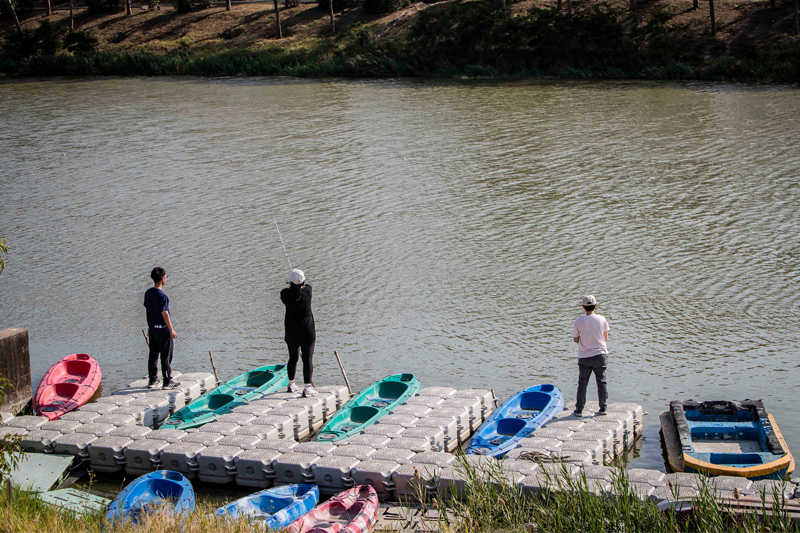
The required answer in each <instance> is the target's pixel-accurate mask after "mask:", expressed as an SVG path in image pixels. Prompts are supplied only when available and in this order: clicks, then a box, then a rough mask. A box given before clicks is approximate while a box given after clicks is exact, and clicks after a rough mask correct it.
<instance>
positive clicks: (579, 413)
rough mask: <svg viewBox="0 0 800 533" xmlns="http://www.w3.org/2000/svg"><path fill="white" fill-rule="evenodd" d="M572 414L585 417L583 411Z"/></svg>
mask: <svg viewBox="0 0 800 533" xmlns="http://www.w3.org/2000/svg"><path fill="white" fill-rule="evenodd" d="M572 414H573V415H575V416H583V411H573V412H572Z"/></svg>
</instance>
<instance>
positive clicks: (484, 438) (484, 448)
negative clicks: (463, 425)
mask: <svg viewBox="0 0 800 533" xmlns="http://www.w3.org/2000/svg"><path fill="white" fill-rule="evenodd" d="M563 409H564V397H563V396H562V394H561V391H560V390H558V387H556V386H555V385H549V384H548V385H534V386H533V387H528V388H527V389H524V390H522V391H520V392H518V393H516V394H515V395H513V396H512V397H511V398H509V399H508V400H506V401H505V402H504V403H503V405H501V406H500V408H499V409H497V410H496V411H495V412H494V413H492V416H490V417H489V418H487V419H486V422H484V423H483V425H481V427H480V428H478V431H477V432H476V433H475V436H474V437H473V438H472V440H471V441H470V442H469V446H468V447H467V453H468V454H475V455H492V456H494V457H498V458H499V457H502V456H504V455H505V454H506V453H508V452H509V451H511V450H513V449H514V448H516V447H517V443H518V442H519V441H520V439H524V438H526V437H529V436H530V435H531V433H533V432H534V431H536V429H537V428H538V427H540V426H541V425H543V424H545V423H547V422H548V421H549V420H550V419H551V418H553V416H554V415H555V414H556V413H559V412H561V411H562V410H563Z"/></svg>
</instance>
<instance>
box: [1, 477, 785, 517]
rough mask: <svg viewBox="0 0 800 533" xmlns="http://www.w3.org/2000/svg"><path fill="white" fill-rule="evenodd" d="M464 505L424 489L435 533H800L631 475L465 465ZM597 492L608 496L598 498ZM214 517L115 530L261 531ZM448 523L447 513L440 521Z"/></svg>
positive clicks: (768, 508)
mask: <svg viewBox="0 0 800 533" xmlns="http://www.w3.org/2000/svg"><path fill="white" fill-rule="evenodd" d="M458 469H459V470H460V471H462V472H463V473H464V477H465V479H466V482H465V496H466V497H465V498H463V499H460V500H459V499H455V498H453V497H452V496H453V495H454V494H455V492H453V493H452V494H441V495H440V494H426V493H425V492H424V489H421V493H420V495H419V496H420V499H421V500H422V501H424V502H425V503H424V505H426V506H428V507H431V508H436V509H438V510H439V511H447V512H448V513H450V514H451V516H452V517H454V519H452V520H449V521H448V520H446V519H442V521H441V522H439V523H438V524H433V525H432V526H433V527H434V530H436V531H442V532H445V533H455V532H487V533H488V532H496V531H501V530H502V531H505V532H508V533H510V532H523V531H528V528H529V525H530V524H533V525H534V527H535V528H536V529H537V530H538V531H547V532H553V533H557V532H574V531H585V532H605V531H610V532H617V531H618V532H623V531H624V532H626V533H633V532H655V533H658V532H664V533H667V532H669V533H676V532H684V531H686V532H689V531H702V532H709V533H717V532H718V533H728V532H733V533H745V532H748V533H750V532H751V533H756V532H765V531H774V532H785V533H793V532H798V531H800V528H799V527H798V526H797V525H796V524H794V523H793V522H792V521H791V520H790V518H789V516H788V515H787V513H786V510H785V501H783V500H781V499H780V498H777V499H776V500H775V501H774V502H772V501H769V499H764V500H763V503H762V506H763V509H762V511H763V512H764V514H766V515H768V516H767V518H766V519H765V520H764V521H760V520H759V518H758V516H757V515H756V514H755V513H750V514H745V515H743V516H739V515H736V514H731V513H729V512H727V510H726V509H725V508H723V507H722V506H721V505H720V504H719V503H717V501H716V500H715V498H714V494H713V489H712V488H711V487H710V485H702V486H701V487H700V490H699V496H698V497H697V498H696V499H695V500H694V502H693V510H692V511H691V512H690V513H675V512H670V511H668V512H661V511H659V510H658V509H657V507H656V506H655V504H654V503H653V502H651V501H650V500H644V501H643V500H641V499H640V498H639V497H638V496H637V495H636V494H635V490H634V488H633V487H632V485H631V483H630V482H629V481H628V479H627V477H626V476H625V471H624V470H621V469H620V470H618V471H616V474H615V475H614V478H613V481H612V483H611V490H610V494H611V495H610V496H609V495H608V494H605V489H603V490H600V491H598V490H597V482H596V481H593V480H591V479H586V478H577V479H573V478H570V477H569V476H566V475H564V474H562V475H558V474H554V475H552V476H551V477H550V478H549V479H548V481H547V483H546V485H547V486H548V489H547V490H543V491H541V493H540V494H537V495H531V494H526V493H524V492H523V491H522V489H521V488H519V487H518V486H509V485H508V484H506V483H504V482H503V481H504V479H505V474H503V472H502V471H501V470H499V469H497V468H485V469H480V470H477V469H475V468H472V467H469V466H468V465H466V464H464V463H462V464H461V465H460V466H458ZM598 492H599V493H601V494H602V495H598ZM13 501H14V505H13V507H12V508H11V509H9V506H8V505H7V500H6V495H5V491H3V496H2V497H0V524H3V531H4V532H15V533H16V532H30V531H69V532H70V533H100V532H101V531H103V528H104V527H105V523H104V516H103V514H102V513H94V514H90V515H87V516H83V517H77V516H75V515H74V514H73V513H70V512H65V511H61V510H59V509H56V508H54V507H51V506H49V505H47V504H44V503H42V502H41V501H40V500H38V498H36V496H34V495H31V494H27V493H23V492H20V491H15V493H14V496H13ZM212 511H213V509H212V508H211V507H209V506H208V505H202V504H201V505H200V508H199V509H198V510H196V511H195V512H194V513H193V514H192V515H191V516H190V517H189V518H188V519H187V520H185V521H183V523H181V524H176V523H174V522H173V521H172V520H171V519H170V518H169V516H168V515H167V514H165V513H161V514H157V515H155V516H152V517H150V518H149V519H148V520H147V521H146V522H144V523H143V524H142V525H139V526H133V525H131V524H130V523H124V524H115V526H114V528H113V530H114V531H115V532H121V533H145V532H147V533H161V532H167V531H169V532H173V531H174V532H176V533H177V532H182V533H217V532H219V533H240V532H241V533H244V532H249V531H253V530H254V524H250V523H248V522H247V521H246V520H240V521H238V522H230V521H228V522H225V521H220V520H217V519H215V518H210V517H209V513H211V512H212ZM440 514H441V516H444V515H445V514H446V513H440Z"/></svg>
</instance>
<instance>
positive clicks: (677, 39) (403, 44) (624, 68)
mask: <svg viewBox="0 0 800 533" xmlns="http://www.w3.org/2000/svg"><path fill="white" fill-rule="evenodd" d="M8 1H9V0H0V4H5V3H7V2H8ZM42 1H43V0H13V2H15V3H17V4H22V3H25V2H27V4H26V5H27V6H28V10H27V11H25V10H22V9H21V10H20V11H19V13H20V16H21V17H22V18H21V19H20V29H19V30H18V29H17V28H16V26H15V24H14V23H13V22H12V21H11V20H10V19H6V20H3V21H2V25H0V76H6V77H7V76H104V75H110V76H142V75H143V76H165V75H178V76H184V75H191V76H213V77H217V76H296V77H360V78H387V77H429V78H430V77H435V78H475V79H647V80H708V81H736V82H755V83H800V37H799V36H797V35H796V34H795V33H794V31H795V24H796V20H795V17H796V14H795V9H796V7H795V6H796V2H797V0H726V1H725V2H723V1H722V0H716V15H715V19H714V20H713V25H711V24H710V20H709V8H710V7H712V6H713V5H714V0H711V1H710V2H709V0H703V1H702V2H699V1H698V0H694V5H693V0H655V1H648V2H646V1H645V0H611V1H604V0H563V2H562V0H519V1H518V0H505V1H503V0H444V1H441V2H438V3H433V4H424V3H418V4H414V5H410V6H409V5H408V2H410V0H364V2H363V3H360V2H358V1H357V0H334V1H333V8H334V9H333V11H334V12H335V13H333V12H331V11H329V5H328V3H327V1H326V0H320V2H321V3H322V2H324V5H322V4H320V5H316V4H297V3H296V0H285V3H284V4H283V5H282V6H278V3H277V0H276V2H275V3H274V6H275V8H276V10H277V12H278V14H279V15H280V17H281V18H280V20H281V22H280V24H281V33H280V36H281V37H280V38H279V35H278V31H277V26H276V17H275V12H274V11H273V9H272V7H273V3H272V2H270V3H251V4H241V5H234V6H233V7H232V9H230V10H228V9H226V7H225V6H219V5H215V4H208V5H209V6H210V7H207V8H205V9H203V8H202V6H200V7H198V5H197V4H191V3H189V4H187V5H184V6H183V7H181V5H182V4H180V3H176V4H175V5H174V6H166V5H165V6H159V5H158V1H157V0H151V2H150V4H152V6H151V7H149V8H148V7H147V6H146V5H145V6H142V7H141V8H138V9H133V10H132V12H131V13H132V14H131V15H127V14H126V11H125V8H126V6H125V4H124V1H125V0H88V1H89V4H88V6H87V7H86V8H85V9H80V10H77V9H76V10H75V13H76V14H75V16H74V18H72V20H71V19H70V16H69V15H68V12H67V11H65V10H63V9H62V8H63V6H56V9H57V10H53V11H52V14H51V15H49V16H48V15H43V14H41V12H37V11H31V10H32V9H44V8H42V6H40V5H39V4H38V3H37V2H39V3H41V2H42ZM181 1H185V0H181ZM339 2H341V4H340V3H339ZM348 2H350V3H348ZM498 2H500V4H502V5H501V6H498ZM506 2H508V3H507V4H506ZM737 2H741V3H737ZM96 4H101V5H100V7H98V6H97V5H96ZM93 6H94V7H93ZM109 6H110V7H109ZM187 6H188V7H187ZM51 8H52V6H51ZM120 10H122V11H120ZM5 11H6V12H7V11H8V7H6V9H5ZM331 20H334V22H335V26H336V32H335V33H332V28H331ZM70 23H71V24H72V25H73V26H74V29H69V25H70Z"/></svg>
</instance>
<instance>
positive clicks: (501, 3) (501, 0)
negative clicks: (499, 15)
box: [494, 0, 506, 9]
mask: <svg viewBox="0 0 800 533" xmlns="http://www.w3.org/2000/svg"><path fill="white" fill-rule="evenodd" d="M494 8H495V9H505V8H506V0H494Z"/></svg>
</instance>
